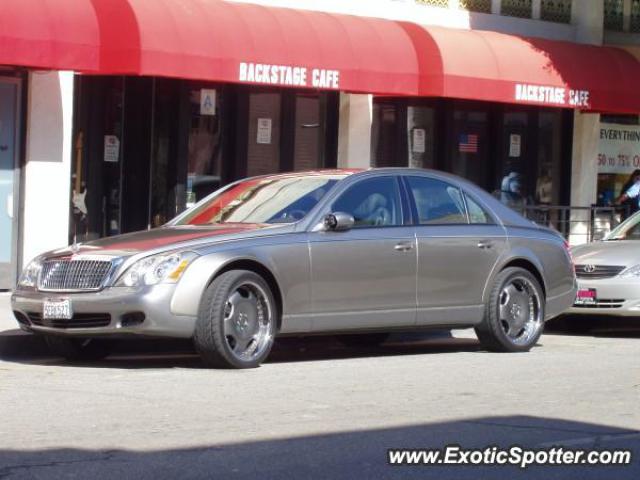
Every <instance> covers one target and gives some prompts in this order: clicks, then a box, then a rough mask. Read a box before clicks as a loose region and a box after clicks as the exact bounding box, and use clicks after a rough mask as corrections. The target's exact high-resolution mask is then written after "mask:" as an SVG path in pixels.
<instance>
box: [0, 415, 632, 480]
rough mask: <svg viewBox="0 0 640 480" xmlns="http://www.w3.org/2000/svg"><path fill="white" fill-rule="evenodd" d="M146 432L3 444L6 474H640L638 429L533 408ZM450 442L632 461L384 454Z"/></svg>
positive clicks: (1, 470)
mask: <svg viewBox="0 0 640 480" xmlns="http://www.w3.org/2000/svg"><path fill="white" fill-rule="evenodd" d="M203 427H205V426H204V425H203ZM211 428H212V429H216V428H219V425H211ZM144 435H145V433H144V432H141V433H138V436H140V444H139V446H137V447H136V448H135V451H134V450H125V449H117V450H90V449H86V450H85V449H77V448H58V449H45V450H26V449H25V450H19V449H7V450H0V478H5V477H7V478H11V479H27V478H29V479H31V478H72V477H73V478H91V479H96V480H100V479H110V478H119V479H120V480H124V479H128V478H135V479H140V480H144V479H152V480H156V479H164V478H191V479H199V478H221V479H227V478H260V479H263V480H266V479H281V478H323V479H324V478H331V479H349V480H352V479H358V478H403V479H406V478H410V479H411V478H420V479H425V478H437V479H454V478H455V479H463V480H464V479H474V480H475V479H478V478H482V479H490V478H496V479H504V478H527V479H545V480H548V479H558V478H581V479H584V480H591V479H593V480H596V479H598V480H600V479H602V478H616V479H623V480H624V479H634V480H635V479H637V478H640V463H639V462H638V458H637V455H638V454H640V432H638V431H635V430H627V429H621V428H614V427H608V426H603V425H596V424H588V423H582V422H574V421H567V420H559V419H552V418H539V417H529V416H504V417H497V416H496V417H484V418H473V419H468V420H459V421H451V422H443V423H432V424H422V425H410V426H405V427H398V428H384V429H370V430H364V431H346V432H341V433H331V434H321V435H310V436H302V437H291V438H283V439H276V440H264V441H252V442H246V443H237V444H233V443H227V444H215V445H203V446H199V447H195V448H175V449H164V450H150V449H147V448H146V447H145V437H144ZM149 435H152V434H151V433H149ZM163 435H165V434H163ZM265 435H266V432H265ZM172 438H175V437H174V436H173V435H172V432H166V437H165V441H166V442H168V443H169V444H170V443H171V440H172ZM129 443H130V442H129ZM452 444H460V445H461V446H462V447H464V448H478V449H485V448H487V447H489V446H497V447H500V448H504V449H509V448H510V447H512V446H514V445H518V446H521V447H525V448H534V449H539V448H551V447H554V446H555V447H557V446H564V447H565V448H571V449H586V450H602V449H629V450H631V452H632V461H631V464H630V465H615V466H614V465H608V466H597V465H571V466H558V465H553V466H549V465H535V466H530V467H528V468H527V469H520V468H518V467H517V466H513V465H506V466H496V465H492V466H486V465H469V464H467V465H412V466H407V465H405V466H390V465H389V464H388V463H387V459H388V449H390V448H393V449H396V448H410V449H423V448H435V449H441V448H443V447H445V446H446V445H452ZM634 456H635V458H634Z"/></svg>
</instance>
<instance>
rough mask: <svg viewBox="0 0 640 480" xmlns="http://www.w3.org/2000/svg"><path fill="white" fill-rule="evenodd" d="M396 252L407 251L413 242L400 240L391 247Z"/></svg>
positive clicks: (410, 248) (411, 248)
mask: <svg viewBox="0 0 640 480" xmlns="http://www.w3.org/2000/svg"><path fill="white" fill-rule="evenodd" d="M393 248H394V249H395V250H397V251H398V252H408V251H409V250H413V243H409V242H400V243H398V244H396V246H395V247H393Z"/></svg>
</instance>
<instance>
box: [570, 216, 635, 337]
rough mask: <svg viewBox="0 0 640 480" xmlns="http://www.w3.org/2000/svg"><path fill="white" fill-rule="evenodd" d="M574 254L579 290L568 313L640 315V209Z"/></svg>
mask: <svg viewBox="0 0 640 480" xmlns="http://www.w3.org/2000/svg"><path fill="white" fill-rule="evenodd" d="M572 254H573V259H574V263H575V267H576V277H577V279H578V294H577V296H576V300H575V303H574V305H573V306H572V307H571V308H570V309H569V310H568V312H567V313H569V314H571V315H598V316H601V315H609V316H627V317H629V316H632V317H633V316H639V317H640V212H638V213H636V214H635V215H633V216H631V217H629V218H628V219H627V220H625V221H624V222H622V223H621V224H620V225H619V226H618V227H616V228H615V229H614V230H612V231H611V233H609V235H607V236H606V237H605V238H604V239H603V240H602V241H598V242H593V243H588V244H585V245H579V246H577V247H574V248H573V249H572ZM638 324H639V325H640V319H639V323H638Z"/></svg>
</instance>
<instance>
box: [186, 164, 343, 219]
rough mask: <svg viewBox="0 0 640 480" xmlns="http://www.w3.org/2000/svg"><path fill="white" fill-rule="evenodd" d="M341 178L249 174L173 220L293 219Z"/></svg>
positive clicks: (307, 211)
mask: <svg viewBox="0 0 640 480" xmlns="http://www.w3.org/2000/svg"><path fill="white" fill-rule="evenodd" d="M342 178H344V176H341V175H306V176H305V175H295V174H293V175H290V176H286V175H279V176H274V177H258V178H250V179H248V180H245V181H243V182H240V183H237V184H235V185H232V186H230V187H229V188H226V189H223V190H219V191H218V192H216V193H214V194H212V196H210V197H209V198H206V199H205V200H203V201H202V202H201V203H199V204H198V205H196V206H194V207H193V208H191V209H189V210H187V211H186V212H185V213H184V214H183V215H181V216H180V217H178V218H177V220H176V221H175V222H174V224H175V225H208V224H215V223H292V222H296V221H298V220H300V219H302V218H304V217H305V216H306V215H307V214H308V213H309V212H310V211H311V209H312V208H313V207H315V206H316V204H317V203H318V202H319V201H320V199H322V197H324V196H325V195H326V193H327V192H328V191H329V190H330V189H331V188H333V186H334V185H335V184H336V183H338V182H339V181H340V180H342Z"/></svg>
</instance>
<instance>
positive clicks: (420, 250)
mask: <svg viewBox="0 0 640 480" xmlns="http://www.w3.org/2000/svg"><path fill="white" fill-rule="evenodd" d="M575 296H576V281H575V274H574V268H573V265H572V262H571V258H570V255H569V252H568V250H567V245H566V243H565V242H564V240H563V239H562V238H561V237H560V236H559V235H558V234H556V233H554V232H553V231H551V230H548V229H546V228H544V227H540V226H537V225H535V224H533V223H531V222H530V221H528V220H526V219H524V218H523V217H521V216H520V215H518V214H517V213H515V212H513V211H512V210H510V209H509V208H507V207H505V206H503V205H502V204H501V203H500V202H498V201H497V200H496V199H494V198H493V197H492V196H490V195H489V194H487V193H486V192H484V191H483V190H481V189H479V188H478V187H476V186H474V185H473V184H471V183H469V182H467V181H465V180H463V179H460V178H458V177H454V176H452V175H448V174H445V173H442V172H435V171H427V170H417V169H415V170H414V169H372V170H366V171H351V170H332V171H317V172H305V173H289V174H279V175H270V176H262V177H256V178H250V179H246V180H241V181H239V182H236V183H233V184H231V185H229V186H227V187H225V188H223V189H221V190H219V191H217V192H215V193H213V194H211V195H210V196H208V197H207V198H205V199H203V200H202V201H200V202H199V203H197V204H196V205H195V206H193V207H192V208H190V209H189V210H187V211H186V212H184V213H183V214H181V215H179V216H178V217H176V218H175V219H174V220H172V221H171V222H169V223H168V224H166V225H165V226H163V227H161V228H157V229H153V230H148V231H142V232H137V233H131V234H126V235H120V236H117V237H111V238H105V239H101V240H97V241H93V242H88V243H84V244H78V245H72V246H70V247H68V248H64V249H61V250H56V251H51V252H47V253H45V254H43V255H41V256H39V257H37V258H36V259H35V260H33V261H32V262H31V263H30V264H29V265H28V266H27V267H26V268H25V269H24V271H23V273H22V276H21V278H20V280H19V285H18V287H17V289H16V291H15V292H14V294H13V296H12V305H13V311H14V314H15V316H16V318H17V320H18V322H19V323H20V325H21V327H22V328H24V329H25V330H28V331H31V332H33V333H36V334H40V335H43V336H44V338H45V339H46V341H47V343H48V344H49V346H50V347H51V349H52V350H53V352H54V353H56V354H58V355H61V356H64V357H66V358H68V359H85V360H86V359H98V358H101V357H104V356H106V355H107V354H108V353H109V348H110V345H111V342H110V340H112V339H113V338H121V337H128V336H135V335H143V336H147V337H176V338H188V339H193V342H194V344H195V347H196V349H197V351H198V352H199V354H200V355H201V357H202V359H203V361H204V363H205V364H206V365H208V366H211V367H226V368H249V367H256V366H258V365H260V364H261V363H262V362H263V361H264V360H265V359H266V358H267V356H268V355H269V352H270V350H271V348H272V346H273V344H274V340H275V338H276V337H279V336H285V335H289V336H305V335H311V334H341V335H343V338H346V339H352V340H356V339H358V340H360V341H370V342H380V341H381V340H383V339H384V336H385V335H386V334H388V333H390V332H393V331H411V330H419V329H427V328H443V327H445V328H468V327H474V328H475V331H476V332H477V335H478V338H479V339H480V341H481V343H482V345H483V346H484V347H485V348H486V349H488V350H491V351H501V352H520V351H528V350H529V349H531V347H532V346H533V345H535V344H536V342H537V341H538V338H539V337H540V335H541V334H542V331H543V328H544V322H545V321H546V320H548V319H550V318H552V317H554V316H556V315H559V314H560V313H562V312H563V311H564V310H565V309H566V308H568V307H569V306H571V305H572V304H573V301H574V299H575ZM357 335H359V336H357Z"/></svg>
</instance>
